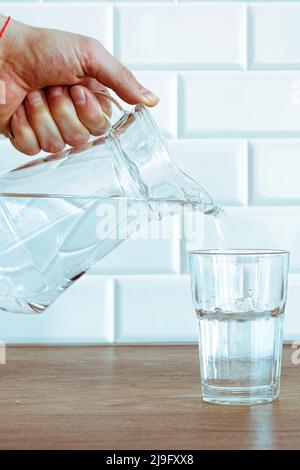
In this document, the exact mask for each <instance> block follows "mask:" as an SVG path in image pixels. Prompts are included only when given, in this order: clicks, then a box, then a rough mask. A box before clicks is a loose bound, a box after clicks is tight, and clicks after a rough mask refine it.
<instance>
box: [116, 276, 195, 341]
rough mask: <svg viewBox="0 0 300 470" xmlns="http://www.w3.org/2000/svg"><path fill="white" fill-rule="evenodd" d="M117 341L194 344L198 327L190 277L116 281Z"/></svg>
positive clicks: (128, 278) (126, 278)
mask: <svg viewBox="0 0 300 470" xmlns="http://www.w3.org/2000/svg"><path fill="white" fill-rule="evenodd" d="M116 294H117V297H116V305H117V334H116V335H117V341H118V342H121V343H122V342H125V343H126V342H129V343H131V342H133V343H135V342H140V343H143V342H177V341H194V340H196V337H197V324H196V315H195V310H194V306H193V303H192V297H191V288H190V280H189V277H188V276H143V277H142V276H130V277H128V276H127V277H123V278H121V277H119V278H118V279H117V280H116Z"/></svg>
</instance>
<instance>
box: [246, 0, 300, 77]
mask: <svg viewBox="0 0 300 470" xmlns="http://www.w3.org/2000/svg"><path fill="white" fill-rule="evenodd" d="M299 23H300V5H299V4H296V3H294V4H289V3H288V4H286V3H285V2H280V3H277V4H276V3H273V4H264V5H255V6H254V5H253V6H251V7H250V8H249V26H250V44H249V49H250V64H249V65H250V67H252V68H256V69H260V68H295V67H299V66H300V47H299V44H300V28H299Z"/></svg>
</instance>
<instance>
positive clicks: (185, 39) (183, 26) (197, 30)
mask: <svg viewBox="0 0 300 470" xmlns="http://www.w3.org/2000/svg"><path fill="white" fill-rule="evenodd" d="M117 13H118V24H119V27H120V35H119V41H118V47H117V51H118V53H119V57H120V59H121V60H122V61H124V62H126V63H127V64H130V65H133V66H137V65H139V66H141V65H144V66H148V65H150V64H151V65H152V66H154V67H162V68H164V67H169V68H171V67H174V66H177V65H179V66H181V67H188V68H189V67H201V68H206V67H208V68H214V69H215V68H235V69H238V68H241V67H243V65H244V59H245V49H246V48H245V25H246V10H245V6H243V5H241V4H239V5H234V4H227V5H221V4H202V5H201V4H199V5H197V4H190V5H187V4H185V5H183V4H181V5H180V4H176V5H172V4H165V3H164V4H161V5H158V4H140V5H139V4H135V5H132V4H127V5H120V6H118V7H117Z"/></svg>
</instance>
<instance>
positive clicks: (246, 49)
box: [243, 4, 249, 71]
mask: <svg viewBox="0 0 300 470" xmlns="http://www.w3.org/2000/svg"><path fill="white" fill-rule="evenodd" d="M243 20H244V21H243V23H244V35H243V37H244V70H245V71H248V70H249V5H248V4H246V5H245V15H244V19H243Z"/></svg>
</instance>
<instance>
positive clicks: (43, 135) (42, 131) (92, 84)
mask: <svg viewBox="0 0 300 470" xmlns="http://www.w3.org/2000/svg"><path fill="white" fill-rule="evenodd" d="M0 22H1V23H4V18H3V17H1V16H0ZM0 80H2V81H4V83H5V85H6V104H5V105H0V133H3V134H6V135H7V133H8V131H9V130H10V128H11V130H12V132H13V135H14V138H13V139H11V140H12V143H13V145H14V146H15V147H16V148H17V149H18V150H20V151H21V152H24V153H26V154H28V155H34V154H36V153H38V152H39V151H40V149H43V150H45V151H47V152H56V151H60V150H62V148H63V147H64V146H65V143H68V144H70V145H75V144H79V143H83V142H86V141H87V140H88V139H89V136H90V134H93V135H99V134H101V133H102V132H103V128H104V127H105V118H104V114H103V111H102V108H103V110H104V111H106V112H108V109H109V108H108V106H109V105H108V103H107V100H106V99H103V98H101V99H96V97H95V95H94V94H93V93H92V91H91V90H97V89H98V90H99V89H101V90H105V89H106V88H105V87H109V88H111V89H112V90H114V91H115V92H116V93H117V95H118V96H120V98H122V99H123V100H124V101H126V102H127V103H130V104H135V103H139V102H141V103H144V104H145V105H147V106H154V105H156V104H157V102H158V98H157V97H156V96H155V95H153V93H151V92H150V91H149V90H147V89H145V88H144V87H143V86H142V85H141V84H139V83H138V82H137V80H136V79H135V77H134V76H133V75H132V73H131V72H130V71H129V70H128V69H126V68H125V67H124V66H123V65H122V64H120V63H119V62H118V61H117V60H116V59H115V58H114V57H113V56H112V55H111V54H109V52H108V51H107V50H106V49H105V48H104V47H103V46H102V45H101V43H99V42H98V41H97V40H95V39H92V38H89V37H85V36H80V35H77V34H72V33H67V32H64V31H58V30H51V29H40V28H33V27H31V26H27V25H24V24H22V23H18V22H16V21H11V22H10V24H9V27H8V28H7V30H6V32H5V34H4V35H3V37H2V38H1V41H0ZM100 104H101V106H100Z"/></svg>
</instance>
